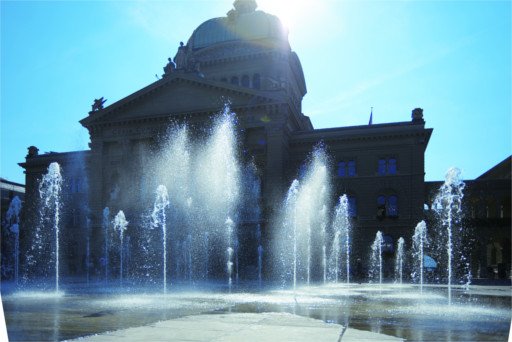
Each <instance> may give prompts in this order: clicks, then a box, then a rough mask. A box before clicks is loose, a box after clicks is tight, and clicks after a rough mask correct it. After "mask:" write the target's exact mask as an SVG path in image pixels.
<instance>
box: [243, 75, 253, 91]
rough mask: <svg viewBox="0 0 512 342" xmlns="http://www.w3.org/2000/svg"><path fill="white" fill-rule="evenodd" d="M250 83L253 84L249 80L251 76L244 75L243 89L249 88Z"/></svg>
mask: <svg viewBox="0 0 512 342" xmlns="http://www.w3.org/2000/svg"><path fill="white" fill-rule="evenodd" d="M250 83H251V80H250V79H249V76H247V75H243V76H242V87H246V88H249V86H250Z"/></svg>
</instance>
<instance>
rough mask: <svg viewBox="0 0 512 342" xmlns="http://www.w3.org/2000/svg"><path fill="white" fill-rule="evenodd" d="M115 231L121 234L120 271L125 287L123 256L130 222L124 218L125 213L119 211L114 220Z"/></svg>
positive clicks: (121, 280)
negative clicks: (125, 235) (125, 233)
mask: <svg viewBox="0 0 512 342" xmlns="http://www.w3.org/2000/svg"><path fill="white" fill-rule="evenodd" d="M113 224H114V230H115V231H117V232H119V241H120V244H119V259H120V269H119V284H120V285H121V286H122V285H123V255H124V242H123V238H124V232H125V231H126V228H127V227H128V221H126V217H125V216H124V212H123V211H122V210H119V212H118V213H117V215H116V217H115V218H114V222H113Z"/></svg>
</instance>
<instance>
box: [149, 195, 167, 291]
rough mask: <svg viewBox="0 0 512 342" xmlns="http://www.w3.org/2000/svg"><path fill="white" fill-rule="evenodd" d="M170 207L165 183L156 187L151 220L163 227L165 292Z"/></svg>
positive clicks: (165, 287) (154, 225) (165, 285)
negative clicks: (167, 214) (168, 211)
mask: <svg viewBox="0 0 512 342" xmlns="http://www.w3.org/2000/svg"><path fill="white" fill-rule="evenodd" d="M167 207H169V195H168V193H167V188H166V187H165V185H159V186H158V187H157V189H156V199H155V203H154V205H153V213H152V214H151V220H152V224H153V227H155V228H161V229H162V274H163V287H164V293H167V217H166V213H165V210H166V209H167Z"/></svg>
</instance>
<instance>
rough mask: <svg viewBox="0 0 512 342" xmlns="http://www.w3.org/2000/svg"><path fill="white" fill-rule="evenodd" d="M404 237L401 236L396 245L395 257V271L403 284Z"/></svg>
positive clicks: (399, 281)
mask: <svg viewBox="0 0 512 342" xmlns="http://www.w3.org/2000/svg"><path fill="white" fill-rule="evenodd" d="M404 244H405V241H404V238H403V237H400V238H399V239H398V242H397V247H396V257H395V273H396V274H397V276H398V283H399V284H400V285H402V279H403V277H402V275H403V269H404Z"/></svg>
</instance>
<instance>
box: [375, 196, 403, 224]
mask: <svg viewBox="0 0 512 342" xmlns="http://www.w3.org/2000/svg"><path fill="white" fill-rule="evenodd" d="M386 216H388V217H397V216H398V197H397V196H396V195H390V196H385V195H379V196H378V197H377V218H378V219H383V218H385V217H386Z"/></svg>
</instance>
